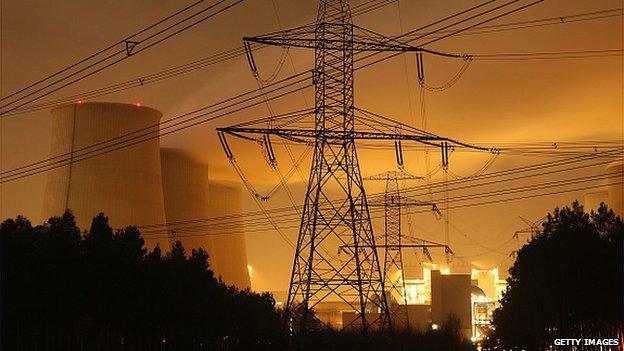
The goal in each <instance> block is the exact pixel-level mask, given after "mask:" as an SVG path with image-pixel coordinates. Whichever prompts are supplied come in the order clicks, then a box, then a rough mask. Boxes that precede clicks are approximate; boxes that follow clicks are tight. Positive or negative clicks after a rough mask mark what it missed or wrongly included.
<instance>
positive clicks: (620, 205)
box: [606, 161, 624, 217]
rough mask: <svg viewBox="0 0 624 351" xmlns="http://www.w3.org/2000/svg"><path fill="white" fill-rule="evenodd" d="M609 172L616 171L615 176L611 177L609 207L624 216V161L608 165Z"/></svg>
mask: <svg viewBox="0 0 624 351" xmlns="http://www.w3.org/2000/svg"><path fill="white" fill-rule="evenodd" d="M606 172H607V173H615V176H614V177H613V178H609V183H611V185H609V187H608V189H607V190H608V192H609V203H608V205H609V207H611V208H612V209H613V212H615V213H616V214H617V215H619V216H620V217H623V216H624V191H623V190H624V184H622V181H624V173H622V172H624V161H616V162H612V163H610V164H609V165H608V166H607V170H606ZM613 183H619V184H613Z"/></svg>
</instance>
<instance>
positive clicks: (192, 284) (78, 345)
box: [0, 211, 281, 351]
mask: <svg viewBox="0 0 624 351" xmlns="http://www.w3.org/2000/svg"><path fill="white" fill-rule="evenodd" d="M0 229H1V245H2V252H1V253H2V284H1V286H2V350H64V351H70V350H214V349H266V348H272V345H274V344H277V343H281V339H280V338H281V330H280V329H281V328H280V326H281V323H280V316H279V314H278V312H277V311H276V310H275V308H274V300H273V298H272V297H271V296H270V295H269V294H262V295H259V294H256V293H252V292H250V291H248V290H242V291H241V290H238V289H236V288H235V287H231V286H227V285H225V284H224V283H222V282H221V281H219V280H218V279H216V278H215V277H214V275H213V272H212V271H211V270H210V269H209V266H208V263H209V257H208V255H207V254H206V252H205V251H203V250H201V249H199V250H192V252H190V254H186V253H185V250H184V248H183V247H182V245H181V244H180V243H179V242H177V243H176V244H175V245H174V246H173V248H172V250H171V251H169V252H167V253H165V254H163V252H162V251H161V249H160V247H158V246H156V247H155V248H154V249H153V250H152V251H151V252H147V251H146V249H145V247H144V241H143V239H142V237H141V235H140V233H139V231H138V230H137V229H136V228H134V227H128V228H125V229H123V230H118V231H116V232H114V231H113V230H112V229H111V227H110V225H109V223H108V218H107V217H105V216H104V215H103V214H100V215H98V216H97V217H95V218H94V219H93V222H92V225H91V227H90V229H89V230H88V231H85V232H81V230H80V229H79V228H78V227H77V226H76V223H75V221H74V217H73V215H72V214H71V212H69V211H68V212H66V213H65V214H64V215H63V216H61V217H54V218H50V219H49V220H48V221H47V222H46V223H44V224H43V225H38V226H33V225H32V224H31V223H30V222H29V221H28V220H27V219H26V218H24V217H17V218H16V219H8V220H5V221H4V222H3V223H2V224H1V228H0Z"/></svg>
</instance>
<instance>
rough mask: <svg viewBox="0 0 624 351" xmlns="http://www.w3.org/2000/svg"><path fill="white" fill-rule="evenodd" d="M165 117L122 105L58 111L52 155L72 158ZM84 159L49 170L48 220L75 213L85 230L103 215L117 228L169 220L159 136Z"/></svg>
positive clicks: (55, 112) (43, 216)
mask: <svg viewBox="0 0 624 351" xmlns="http://www.w3.org/2000/svg"><path fill="white" fill-rule="evenodd" d="M161 116H162V114H161V113H160V112H158V111H156V110H154V109H151V108H148V107H144V106H135V105H130V104H120V103H104V102H92V103H76V104H70V105H64V106H61V107H58V108H55V109H53V110H52V129H51V130H52V135H51V145H50V157H55V156H58V155H66V154H67V155H69V156H70V157H72V155H73V154H74V153H75V152H77V151H78V150H81V149H83V148H85V147H87V146H90V145H93V144H96V143H101V142H104V141H106V140H108V139H110V138H114V137H117V136H119V135H124V134H127V133H130V132H133V131H135V130H138V129H143V128H148V127H150V126H154V125H156V124H157V123H158V122H159V121H160V118H161ZM82 158H83V157H82V156H79V157H77V158H76V159H73V158H72V159H71V161H72V162H71V163H69V165H68V166H66V167H59V168H56V169H53V170H51V171H49V172H48V175H47V183H46V188H45V194H44V201H43V208H42V213H41V219H42V220H47V219H48V218H49V217H52V216H58V215H60V214H62V213H63V212H64V211H65V209H71V210H72V211H73V213H74V216H75V217H76V223H77V224H78V226H79V227H80V228H82V229H88V228H89V226H90V225H91V221H92V219H93V217H94V216H95V215H97V214H98V213H100V212H103V213H104V214H105V215H106V216H108V217H109V219H110V224H111V226H112V227H114V228H122V227H125V226H128V225H137V226H140V225H146V224H154V223H164V222H165V210H164V201H163V191H162V184H161V174H160V150H159V141H158V138H155V139H152V140H148V141H145V142H143V143H140V144H137V145H135V146H134V147H132V148H123V149H120V150H116V151H114V152H110V153H107V154H103V155H100V156H98V157H94V158H88V159H84V160H82ZM161 240H162V239H161ZM155 244H156V240H149V239H147V240H146V245H147V247H148V248H151V247H153V246H155ZM162 244H167V241H166V240H165V242H164V243H161V245H162Z"/></svg>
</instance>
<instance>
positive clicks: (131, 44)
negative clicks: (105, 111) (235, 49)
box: [0, 0, 244, 114]
mask: <svg viewBox="0 0 624 351" xmlns="http://www.w3.org/2000/svg"><path fill="white" fill-rule="evenodd" d="M227 1H229V0H220V1H217V2H216V3H214V4H212V5H210V6H208V7H207V8H204V9H201V10H199V11H197V12H196V13H194V14H192V15H189V16H187V17H186V18H183V19H181V20H179V21H178V22H175V23H174V24H171V25H169V26H167V27H165V28H164V29H160V30H158V31H157V32H156V33H153V34H151V35H149V36H147V37H146V38H137V39H134V38H133V40H128V39H124V40H122V41H121V42H120V43H118V44H115V45H113V46H112V47H111V48H107V49H104V50H102V51H101V53H96V54H94V55H92V56H90V57H88V58H86V59H83V60H81V61H79V62H78V63H75V64H73V65H71V66H69V67H67V68H65V69H63V70H61V71H58V72H57V73H55V74H53V75H51V76H48V77H46V78H44V79H42V80H41V83H43V82H46V81H48V80H50V79H52V78H53V77H56V76H59V75H60V74H61V73H64V72H67V71H68V70H71V69H72V68H74V67H78V66H80V65H81V64H83V63H86V62H88V61H90V60H91V58H93V59H97V56H100V55H101V54H104V53H106V52H108V51H111V50H114V51H113V52H112V53H111V54H108V55H107V56H105V57H103V58H99V59H97V61H95V62H94V63H91V64H88V65H87V66H85V67H82V68H80V69H78V70H77V71H75V72H73V73H71V74H68V75H66V76H63V77H61V78H59V79H56V80H54V81H52V82H51V83H48V84H46V85H43V86H42V87H38V86H39V84H40V83H39V84H38V83H35V84H31V85H30V86H29V87H27V88H24V89H22V90H20V93H19V94H18V93H13V94H12V97H13V99H11V101H9V102H6V103H4V104H3V105H2V106H1V107H0V108H1V109H2V114H4V113H8V112H11V111H14V110H16V109H18V108H20V107H22V106H25V105H27V104H29V103H31V102H34V101H36V100H39V99H41V98H42V97H44V96H47V95H49V94H51V93H53V92H55V91H58V90H60V89H63V88H65V87H67V86H69V85H71V84H73V83H75V82H78V81H80V80H82V79H84V78H87V77H89V76H91V75H93V74H95V73H98V72H100V71H102V70H104V69H106V68H108V67H111V66H113V65H115V64H117V63H119V62H121V61H124V60H126V59H128V58H129V57H130V56H132V55H136V54H138V53H140V52H142V51H145V50H147V49H149V48H151V47H152V46H154V45H157V44H159V43H161V42H163V41H165V40H167V39H169V38H171V37H173V36H176V35H178V34H179V33H181V32H183V31H186V30H187V29H190V28H192V27H194V26H196V25H198V24H200V23H202V22H204V21H206V20H207V19H210V18H212V17H214V16H216V15H218V14H220V13H222V12H225V11H226V10H228V9H230V8H232V7H234V6H235V5H237V4H239V3H241V2H243V1H244V0H234V1H233V2H232V3H231V4H226V5H224V6H223V7H222V8H219V9H217V10H215V11H214V12H211V13H208V14H206V15H205V16H204V17H202V18H200V19H198V20H196V21H194V22H191V23H190V24H185V22H187V21H189V20H191V19H193V18H194V17H197V16H199V15H202V14H204V13H205V12H207V11H210V10H212V9H214V8H216V7H217V6H219V5H221V4H224V3H226V2H227ZM182 12H184V11H182ZM179 26H182V28H178V27H179ZM148 28H151V27H148ZM140 33H143V31H141V32H140ZM152 39H153V41H152ZM121 44H123V45H124V46H125V47H124V48H122V49H114V48H115V47H116V46H120V45H121ZM137 46H138V49H135V48H136V47H137ZM119 56H121V57H119ZM111 60H112V61H111ZM92 68H93V69H92ZM91 69H92V70H91ZM82 72H86V73H85V74H83V75H81V76H79V77H78V78H75V79H72V78H73V77H74V76H76V75H78V74H80V73H82ZM70 79H71V80H70ZM68 80H69V81H68ZM66 81H68V82H66ZM59 84H60V85H59ZM48 88H51V90H47V89H48ZM30 89H34V90H33V91H30V92H27V91H28V90H30ZM22 93H23V94H22ZM18 95H19V96H18ZM33 96H34V97H33ZM31 97H32V98H31ZM5 99H6V98H5ZM23 100H26V101H24V102H23Z"/></svg>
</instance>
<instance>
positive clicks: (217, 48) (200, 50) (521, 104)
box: [0, 0, 624, 290]
mask: <svg viewBox="0 0 624 351" xmlns="http://www.w3.org/2000/svg"><path fill="white" fill-rule="evenodd" d="M360 2H361V1H355V0H354V1H353V4H352V5H356V4H358V3H360ZM477 3H478V2H476V1H450V0H429V1H420V0H419V1H415V0H401V1H400V17H401V19H402V27H403V30H404V31H406V30H410V29H413V28H417V27H419V26H421V25H423V24H427V23H430V22H433V21H435V20H437V19H439V18H442V17H444V16H445V15H448V14H450V13H454V12H456V11H459V10H461V9H465V8H468V7H470V6H472V5H474V4H477ZM186 4H187V2H186V1H179V0H176V1H154V0H152V1H148V0H132V1H106V0H98V1H77V0H65V1H61V2H51V1H42V0H39V1H37V0H19V1H18V0H4V1H2V5H1V6H2V12H1V19H2V23H1V30H0V31H1V33H2V34H1V35H2V37H1V43H0V44H1V60H2V65H1V75H2V79H1V81H2V82H1V84H2V85H1V89H2V95H3V96H4V95H6V94H7V93H9V92H12V91H14V90H16V89H18V88H20V87H22V86H25V85H27V84H28V83H30V82H32V81H35V80H36V79H37V78H40V77H42V76H44V75H46V74H49V73H50V72H53V71H55V70H57V69H59V68H60V67H64V66H66V65H68V64H70V63H72V62H74V61H76V60H77V59H78V58H81V57H84V56H86V55H88V54H90V53H92V52H94V51H97V50H98V49H100V48H102V47H105V46H107V45H108V44H110V43H112V42H115V41H117V40H119V39H120V38H122V37H124V36H126V35H127V34H128V33H131V32H134V31H136V30H137V29H139V28H143V27H145V26H147V25H149V24H151V23H153V22H155V21H156V20H158V19H160V18H163V17H165V16H167V15H168V14H170V13H172V12H174V11H175V10H177V9H179V8H181V7H183V6H185V5H186ZM275 4H276V9H277V13H278V15H279V22H280V23H281V25H282V27H283V28H289V27H295V26H297V25H301V24H303V23H308V22H311V21H312V20H313V19H314V17H315V11H316V1H308V0H305V1H304V0H297V1H294V0H275ZM618 7H622V1H620V0H599V1H583V0H550V1H548V0H547V1H544V2H543V3H541V4H539V5H537V6H534V7H532V8H530V9H527V10H526V11H524V12H521V13H517V14H514V15H512V16H510V17H507V18H504V19H501V20H498V21H496V22H493V23H507V22H515V21H522V20H532V19H541V18H548V17H559V16H565V15H571V14H577V13H585V12H592V11H598V10H604V9H612V8H618ZM355 22H356V23H357V24H359V25H361V26H364V27H368V28H371V29H373V30H376V31H378V32H381V33H384V34H387V35H398V34H400V33H401V27H400V25H399V8H398V6H397V5H396V4H392V5H388V6H386V7H384V8H382V9H380V10H377V11H375V12H374V13H371V14H366V15H364V16H361V17H358V18H356V19H355ZM276 30H279V27H278V21H277V19H276V14H275V11H274V8H273V5H272V2H271V0H248V1H247V2H245V3H244V4H242V5H241V6H239V7H236V8H234V9H232V10H231V11H229V12H227V13H225V14H223V15H221V16H219V17H217V18H215V19H214V20H212V21H209V22H206V23H204V24H202V25H200V26H198V27H196V28H194V29H192V30H191V31H189V32H186V33H184V34H183V35H180V36H178V37H176V38H175V39H172V40H170V41H167V42H166V43H164V44H162V45H160V46H158V47H155V48H154V49H153V50H150V51H148V52H146V53H142V54H141V55H137V56H136V57H133V58H132V59H130V60H127V61H126V62H124V63H123V64H120V65H117V66H115V67H112V68H111V69H109V70H107V71H106V73H104V74H98V75H96V76H94V77H92V78H90V79H87V80H85V81H83V82H80V83H79V84H76V85H73V86H71V87H69V88H67V89H65V90H63V91H62V92H60V93H59V94H58V95H55V96H56V97H61V96H65V95H72V94H75V93H78V92H81V91H86V90H89V89H93V88H98V87H102V86H105V85H108V84H112V83H116V82H118V81H123V80H127V79H130V78H134V77H139V76H141V75H145V74H149V73H152V72H156V71H159V70H162V69H164V68H167V67H171V66H175V65H179V64H183V63H186V62H189V61H192V60H196V59H199V58H201V57H205V56H209V55H211V54H214V53H217V52H221V51H224V50H228V49H231V48H234V47H238V46H240V45H241V37H242V36H244V35H257V34H263V33H267V32H272V31H276ZM622 33H623V27H622V17H621V16H618V17H612V18H607V19H599V20H593V21H582V22H577V23H566V24H561V25H552V26H546V27H537V28H527V29H521V30H514V31H507V32H497V33H488V34H479V35H468V36H460V37H454V38H449V39H447V40H444V41H440V42H438V43H436V44H435V45H434V46H433V48H436V49H440V50H444V51H452V52H458V53H470V54H480V53H519V52H555V51H557V52H561V51H580V50H603V49H621V48H622V46H623V34H622ZM280 54H281V49H279V48H276V49H267V50H264V51H263V52H262V53H258V54H257V61H258V66H259V67H260V72H261V74H262V75H263V76H265V77H266V76H268V75H270V73H271V72H272V70H273V68H274V67H275V65H276V63H277V60H278V58H279V56H280ZM290 55H291V57H292V65H291V64H290V62H288V63H287V64H286V65H285V67H284V68H283V70H282V71H281V72H280V77H285V76H287V75H291V74H292V73H293V68H294V70H295V71H297V72H300V71H303V70H306V69H309V68H311V67H312V65H313V55H312V52H310V51H307V50H291V51H290ZM414 61H415V60H414V57H413V56H410V55H404V56H401V57H398V58H394V59H392V60H389V61H386V62H384V63H381V64H379V65H376V66H374V67H371V68H368V69H365V70H362V71H360V72H358V73H357V74H356V78H355V79H356V92H355V96H356V103H357V104H358V105H359V106H360V107H362V108H365V109H367V110H372V111H375V112H378V113H380V114H382V115H386V116H392V117H393V118H395V119H398V120H400V121H402V122H404V123H409V124H412V125H414V126H416V127H422V119H421V115H420V106H421V105H420V104H421V101H420V99H419V95H418V90H417V82H416V68H415V63H414ZM426 65H427V66H426V70H427V71H426V75H427V79H428V80H429V81H430V82H431V84H434V85H436V84H441V83H443V82H445V81H446V80H448V79H449V78H450V77H452V76H453V75H454V74H455V72H456V71H457V70H458V69H459V67H460V66H461V62H457V61H452V60H447V59H442V58H427V61H426ZM623 66H624V62H623V59H622V56H619V57H607V58H590V59H578V60H534V61H478V60H477V61H475V62H473V63H472V65H471V66H470V67H469V69H468V71H467V72H466V73H465V74H464V75H463V76H462V78H461V79H460V80H459V81H458V83H457V84H456V85H455V86H453V87H452V88H451V89H449V90H446V91H444V92H440V93H427V94H426V99H425V101H426V116H427V129H428V130H429V131H431V132H434V133H437V134H439V135H444V136H449V137H452V138H455V139H461V140H464V141H467V142H475V143H486V144H492V145H496V144H497V143H514V142H522V143H526V142H537V141H548V142H554V141H578V140H622V139H623V131H624V122H623V120H624V107H623V96H624V91H623V84H624V79H623V77H622V76H623ZM256 87H257V85H256V82H255V80H254V78H253V77H252V75H251V74H250V72H249V67H248V64H247V62H246V60H245V59H244V58H240V59H236V60H233V61H229V62H227V63H222V64H218V65H216V66H211V67H208V68H205V69H201V70H197V71H194V72H193V73H192V74H188V75H182V76H178V77H176V78H173V79H169V80H164V81H162V82H159V83H155V84H152V85H149V86H145V87H142V88H140V89H133V90H129V91H125V92H120V93H115V94H112V95H109V96H106V97H102V98H99V100H103V101H120V102H128V103H132V102H137V101H140V102H141V103H142V104H143V105H146V106H150V107H153V108H156V109H159V110H161V111H162V112H163V114H164V116H165V118H166V117H169V116H175V115H177V114H180V113H184V112H187V111H190V110H193V109H195V108H198V107H201V106H204V105H208V104H210V103H213V102H216V101H219V100H221V99H224V98H227V97H229V96H231V95H234V94H237V93H240V92H243V91H246V90H249V89H254V88H256ZM52 97H54V96H52ZM312 101H313V94H312V91H311V90H307V91H305V93H304V94H303V95H301V94H294V95H292V96H290V97H288V98H286V99H283V100H279V101H277V102H275V103H274V104H273V105H272V107H273V108H274V110H275V111H276V112H277V113H279V112H286V111H288V110H291V109H293V108H300V107H304V106H309V104H310V103H311V102H312ZM266 115H267V109H266V107H265V106H260V107H257V108H253V109H249V110H247V111H245V112H241V113H239V114H237V115H235V116H231V117H228V118H224V119H222V120H219V121H216V122H214V123H209V124H203V125H201V126H198V127H195V128H192V129H190V130H186V131H183V132H180V133H177V134H175V135H172V136H168V137H166V138H163V139H162V140H161V143H162V144H163V145H165V146H170V147H179V148H184V149H187V150H189V151H191V152H192V153H193V154H194V155H195V156H197V157H199V158H201V159H203V160H205V161H207V162H209V163H210V164H211V169H212V174H213V176H214V177H215V178H227V179H234V178H233V177H235V175H234V173H233V172H232V171H231V169H230V166H229V164H228V162H227V160H226V159H225V157H224V156H223V153H222V151H221V150H220V148H218V147H217V142H216V138H215V132H214V128H215V127H219V126H226V125H229V124H233V123H234V122H236V121H241V120H245V119H249V118H254V117H263V116H266ZM0 123H1V125H0V126H1V138H2V140H1V162H0V163H1V168H2V170H7V169H12V168H15V167H18V166H21V165H23V164H26V163H30V162H35V161H38V160H40V159H43V158H45V157H47V156H48V154H47V153H48V143H49V128H50V123H49V114H48V113H47V112H45V111H44V112H35V113H30V114H25V115H19V116H16V117H8V118H3V119H2V120H1V122H0ZM232 147H233V149H234V150H235V153H236V154H237V158H238V159H239V162H240V163H241V164H242V165H243V168H244V169H245V170H247V171H248V173H249V176H250V178H251V179H252V180H253V181H254V182H255V183H256V185H257V186H258V188H259V189H260V190H267V189H269V188H270V187H272V185H273V184H274V183H275V182H276V181H277V177H276V176H275V174H272V173H270V170H269V168H268V167H266V165H265V164H264V161H263V159H262V157H260V155H261V154H260V149H259V148H258V147H257V146H255V145H249V144H245V143H239V142H233V143H232ZM294 150H295V151H296V152H301V151H302V149H301V148H295V149H294ZM278 152H279V154H278V156H279V158H281V160H282V162H285V163H284V167H285V168H287V167H288V162H287V161H288V159H286V158H285V157H284V153H283V152H282V151H279V150H278ZM489 157H490V155H487V154H474V153H462V154H458V155H453V158H452V160H451V170H452V171H453V172H454V173H456V174H459V175H469V174H471V173H473V172H475V171H476V170H478V169H479V168H481V167H482V166H483V164H484V163H485V162H486V161H487V160H488V159H489ZM545 160H547V159H544V157H523V156H508V155H503V156H501V157H499V158H498V159H497V161H496V162H495V163H494V164H493V166H492V168H491V169H490V170H489V171H495V170H500V169H505V168H509V167H517V166H521V165H525V164H530V163H536V162H543V161H545ZM360 161H361V165H362V172H363V174H364V175H365V176H366V175H371V174H375V173H379V172H382V171H385V170H387V169H389V168H392V167H394V155H393V150H391V149H390V150H385V151H374V152H373V151H370V150H364V149H362V150H360ZM431 162H432V164H434V165H435V164H437V163H438V162H439V160H438V159H437V153H436V154H435V155H434V156H432V161H431ZM308 167H309V159H308V160H307V161H306V162H305V163H304V166H303V168H302V169H303V171H304V172H306V170H307V168H308ZM406 169H407V170H408V171H410V172H411V173H414V174H423V173H424V172H425V171H426V168H425V166H424V162H423V156H422V153H419V154H416V153H414V152H407V153H406ZM583 172H586V173H587V174H595V173H597V172H600V169H599V168H594V169H591V170H584V171H582V172H579V173H574V174H572V175H573V176H579V175H581V174H584V173H583ZM565 176H570V175H556V176H553V177H551V178H544V179H543V180H544V181H545V180H549V179H557V177H565ZM441 177H442V173H439V174H436V175H434V177H433V180H434V181H437V180H440V179H442V178H441ZM290 183H291V187H292V189H293V194H294V195H295V198H297V199H298V200H299V201H301V199H302V198H303V193H304V191H305V187H304V185H303V182H302V179H301V177H300V176H299V175H295V176H294V177H293V178H292V179H291V180H290ZM44 184H45V175H43V174H40V175H36V176H33V177H30V178H27V179H24V180H19V181H16V182H11V183H7V184H3V185H1V186H0V196H1V209H0V217H1V218H3V219H4V218H6V217H10V216H15V215H17V214H24V215H26V216H27V217H29V218H32V219H33V220H35V221H37V220H38V219H39V212H40V207H41V201H42V194H43V189H44ZM517 184H523V183H522V182H519V183H517ZM382 185H383V184H370V185H367V187H369V192H378V191H381V190H382ZM514 185H515V184H514ZM498 186H499V187H500V186H502V185H498ZM495 188H496V187H495V186H494V187H492V188H491V189H495ZM485 190H488V189H485ZM485 190H484V191H485ZM582 195H583V192H572V193H566V194H561V195H557V196H547V197H539V198H533V199H530V200H522V201H514V202H507V203H503V204H497V205H495V206H480V207H475V208H468V209H460V210H456V211H452V213H451V216H450V217H451V218H450V220H451V222H452V223H453V227H452V228H451V245H452V247H453V249H454V251H455V252H456V254H457V257H458V258H457V260H458V261H462V260H463V261H465V262H474V263H475V264H477V265H480V266H483V267H484V268H490V267H492V266H493V265H497V264H498V263H501V262H503V264H505V263H506V262H508V261H509V260H508V257H507V255H508V254H509V253H510V252H511V251H512V250H513V249H515V248H516V246H514V245H517V244H516V243H515V242H510V240H509V239H510V238H511V236H512V235H513V232H514V231H515V230H518V229H520V228H522V227H523V226H524V223H522V222H521V221H520V220H519V219H518V216H519V215H520V216H523V217H526V218H530V219H537V218H539V217H542V216H544V215H545V213H546V211H548V210H551V209H552V208H554V207H555V206H561V205H565V204H569V203H570V202H571V201H572V200H573V199H575V198H582ZM287 204H289V203H288V201H287V198H286V196H285V195H284V194H283V193H278V194H277V195H276V197H275V198H274V199H273V200H271V201H270V202H268V203H267V204H266V206H267V207H268V208H271V207H280V206H284V205H287ZM245 208H246V210H250V211H251V210H256V207H255V204H254V203H253V201H251V199H250V198H248V199H247V200H246V202H245ZM412 220H413V231H414V233H413V234H414V235H418V236H420V237H423V238H427V239H430V240H437V241H442V240H443V234H442V233H443V226H442V224H441V222H439V221H436V220H435V219H434V218H433V216H431V215H429V214H427V215H417V216H414V217H413V219H412ZM376 225H377V228H381V227H380V226H381V222H378V223H376ZM286 232H287V233H288V235H289V236H290V237H291V238H292V239H293V240H294V238H295V235H296V231H295V230H286ZM247 247H248V259H249V263H250V265H252V266H253V267H254V284H255V286H254V287H255V288H257V289H259V290H283V289H285V286H286V283H287V281H288V279H289V277H290V274H289V270H290V267H291V264H292V249H291V248H290V247H288V246H287V245H286V244H285V243H284V242H283V241H281V239H280V238H279V236H278V235H276V234H275V233H272V232H263V233H253V234H251V233H250V234H248V236H247ZM492 249H496V250H492ZM268 252H270V254H267V253H268ZM412 261H415V260H413V259H412Z"/></svg>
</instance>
